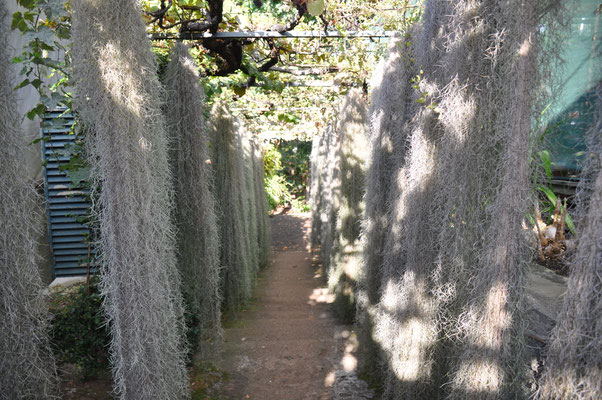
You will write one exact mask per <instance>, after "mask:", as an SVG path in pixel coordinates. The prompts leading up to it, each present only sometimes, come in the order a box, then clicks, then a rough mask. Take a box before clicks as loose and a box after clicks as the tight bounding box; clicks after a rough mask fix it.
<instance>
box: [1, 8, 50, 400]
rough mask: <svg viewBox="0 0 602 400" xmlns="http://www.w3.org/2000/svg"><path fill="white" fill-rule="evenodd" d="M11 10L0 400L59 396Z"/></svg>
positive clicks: (5, 79)
mask: <svg viewBox="0 0 602 400" xmlns="http://www.w3.org/2000/svg"><path fill="white" fill-rule="evenodd" d="M9 26H10V22H9V20H8V11H7V10H6V8H5V3H4V2H0V143H2V145H1V146H0V170H1V171H2V173H0V225H1V226H2V229H1V230H0V332H1V333H0V353H1V354H2V355H1V356H0V388H1V389H0V398H1V399H7V400H9V399H50V398H56V397H55V395H56V394H57V393H56V389H57V383H58V382H57V376H56V366H55V362H54V359H53V357H52V354H51V351H50V341H49V338H48V328H49V322H50V319H49V317H50V316H49V314H48V307H47V304H46V301H45V298H44V296H43V294H42V289H43V285H42V280H41V278H40V273H39V270H38V258H37V256H36V254H37V242H36V235H35V226H36V223H37V222H38V221H39V218H36V215H34V212H32V210H34V209H36V204H35V203H36V202H38V201H41V199H39V197H38V195H37V193H36V191H35V190H34V183H33V182H32V181H31V180H30V179H28V178H27V176H26V169H25V168H24V164H25V148H26V146H27V143H26V141H25V138H24V137H23V135H22V132H21V131H20V128H19V125H20V117H19V115H18V112H17V99H16V97H15V92H14V90H13V87H12V82H14V78H13V76H12V74H11V71H10V63H9V53H8V50H9V49H10V47H9V46H8V43H7V38H8V36H9V31H8V29H7V28H8V27H9Z"/></svg>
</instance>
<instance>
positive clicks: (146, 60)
mask: <svg viewBox="0 0 602 400" xmlns="http://www.w3.org/2000/svg"><path fill="white" fill-rule="evenodd" d="M72 7H73V27H72V34H73V47H72V66H73V80H74V83H75V101H74V106H75V108H76V110H77V111H78V113H79V116H80V117H81V119H82V122H83V123H84V124H85V126H86V128H87V129H86V135H85V141H86V146H87V152H88V156H89V160H90V164H91V166H92V179H93V191H94V193H95V196H97V198H98V202H97V204H96V206H97V207H96V212H97V213H98V220H99V221H100V222H99V223H100V243H99V251H100V253H101V262H102V271H103V272H102V276H101V287H102V292H103V296H104V297H105V312H106V315H107V318H108V321H109V326H110V330H111V345H110V355H111V364H112V371H113V379H114V384H115V391H116V392H117V393H118V394H119V396H120V398H122V399H128V400H129V399H146V400H148V399H161V400H165V399H181V398H185V397H187V395H188V378H187V373H186V368H185V354H186V349H185V345H184V338H183V334H184V323H183V304H182V297H181V295H180V280H179V277H178V271H177V268H176V253H175V236H174V226H173V223H172V221H171V215H172V206H173V205H172V194H171V189H170V185H171V171H170V168H169V163H168V147H167V132H166V129H165V121H164V118H163V116H162V112H161V102H160V99H161V97H162V93H161V87H160V83H159V81H158V78H157V76H156V64H155V58H154V56H153V53H152V52H151V48H150V43H149V41H148V39H147V37H146V32H145V24H144V22H143V21H142V18H141V14H140V11H139V10H138V8H137V2H136V1H133V0H127V1H121V0H109V1H100V0H82V1H76V2H74V3H72Z"/></svg>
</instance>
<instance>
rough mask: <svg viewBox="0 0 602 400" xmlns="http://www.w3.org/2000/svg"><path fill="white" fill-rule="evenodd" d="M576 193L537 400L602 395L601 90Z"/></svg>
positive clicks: (583, 397) (593, 397) (584, 397)
mask: <svg viewBox="0 0 602 400" xmlns="http://www.w3.org/2000/svg"><path fill="white" fill-rule="evenodd" d="M596 94H597V99H596V103H595V107H596V109H595V117H596V118H595V123H594V124H593V125H592V127H591V130H590V133H589V142H588V151H589V155H588V158H587V161H586V163H585V168H584V172H583V176H582V181H581V182H582V183H581V187H580V191H579V193H578V204H579V209H580V211H579V214H580V217H581V218H580V220H581V222H580V224H579V226H578V236H577V240H578V245H577V252H576V254H575V256H574V259H573V260H572V262H571V264H570V267H571V275H570V277H569V282H568V290H567V293H566V295H565V299H564V303H563V306H562V309H561V311H560V313H559V315H558V320H557V324H556V327H555V328H554V331H553V332H552V339H551V343H550V347H549V350H548V353H547V358H546V363H545V366H544V368H545V370H544V374H543V376H542V378H541V382H540V388H539V391H538V393H537V396H536V397H537V398H538V399H541V400H543V399H566V400H568V399H588V400H594V399H598V398H600V395H602V361H601V359H600V353H601V352H602V326H601V324H602V209H601V208H600V204H602V137H600V132H602V84H598V87H597V92H596Z"/></svg>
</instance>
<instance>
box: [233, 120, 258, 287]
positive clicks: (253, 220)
mask: <svg viewBox="0 0 602 400" xmlns="http://www.w3.org/2000/svg"><path fill="white" fill-rule="evenodd" d="M238 140H239V142H240V151H241V155H242V158H243V160H242V161H243V171H242V176H243V178H244V184H245V187H244V188H243V191H244V194H243V196H244V202H245V204H246V212H245V226H246V233H245V236H246V238H247V246H248V257H249V262H250V264H251V271H252V275H251V279H252V281H255V277H256V275H257V271H258V270H259V256H260V254H259V239H258V237H259V236H258V234H259V232H258V225H257V222H258V221H257V212H258V208H257V197H256V191H255V171H254V161H253V158H254V157H255V155H254V154H253V143H252V140H253V138H252V137H251V134H250V132H248V131H247V130H246V129H244V127H243V126H242V125H240V123H239V125H238Z"/></svg>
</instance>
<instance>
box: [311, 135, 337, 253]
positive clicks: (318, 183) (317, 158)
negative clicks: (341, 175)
mask: <svg viewBox="0 0 602 400" xmlns="http://www.w3.org/2000/svg"><path fill="white" fill-rule="evenodd" d="M331 130H332V126H330V125H329V126H328V128H326V130H325V131H324V132H323V133H322V134H320V135H318V136H317V137H314V139H313V141H312V145H311V155H310V174H309V176H310V179H311V182H310V189H309V203H310V205H311V239H310V241H311V249H312V251H316V252H319V249H320V243H321V242H322V239H321V231H322V218H321V213H322V202H323V200H324V196H323V189H325V186H324V176H323V174H322V172H323V171H324V167H325V164H324V163H325V156H326V149H327V141H328V138H329V137H330V135H331Z"/></svg>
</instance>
